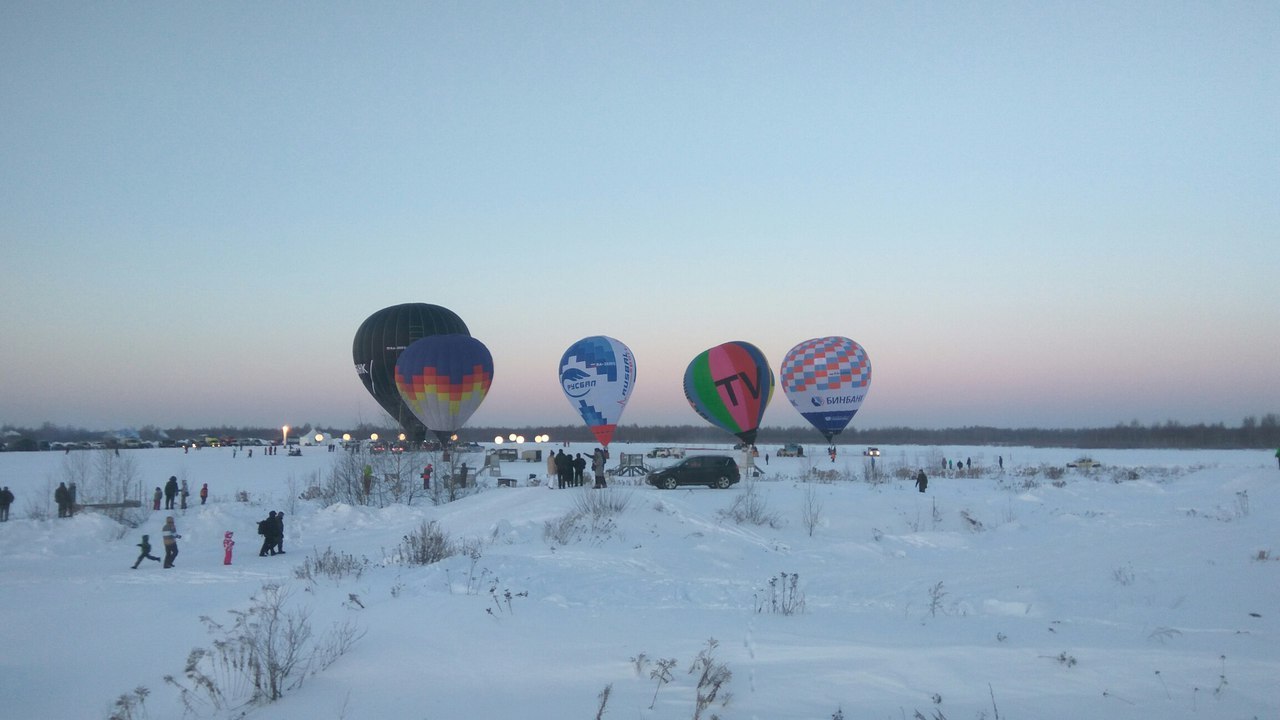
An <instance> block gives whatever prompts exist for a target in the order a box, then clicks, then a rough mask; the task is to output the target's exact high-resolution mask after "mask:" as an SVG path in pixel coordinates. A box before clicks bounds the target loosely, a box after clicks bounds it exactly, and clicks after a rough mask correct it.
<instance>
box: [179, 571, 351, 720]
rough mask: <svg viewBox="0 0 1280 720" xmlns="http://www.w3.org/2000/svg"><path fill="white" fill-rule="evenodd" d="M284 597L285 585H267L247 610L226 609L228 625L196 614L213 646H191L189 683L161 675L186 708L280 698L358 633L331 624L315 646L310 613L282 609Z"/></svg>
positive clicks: (190, 710)
mask: <svg viewBox="0 0 1280 720" xmlns="http://www.w3.org/2000/svg"><path fill="white" fill-rule="evenodd" d="M288 599H289V593H288V591H287V590H285V589H283V588H282V587H281V586H280V585H276V584H267V585H263V586H262V589H261V590H260V591H259V592H258V593H257V594H256V595H254V596H253V597H252V598H251V599H250V600H251V605H250V606H249V609H247V610H232V611H231V615H232V618H233V622H232V624H231V626H230V627H228V626H224V625H222V624H221V623H218V622H216V621H214V620H212V619H211V618H209V617H201V618H200V619H201V620H202V621H203V622H204V623H205V626H206V628H207V629H208V631H209V632H210V633H211V634H213V635H216V636H217V637H216V639H215V640H214V641H213V646H212V648H196V649H194V650H192V651H191V653H190V655H188V657H187V664H186V667H185V668H184V670H183V673H184V675H185V676H186V679H187V683H189V684H185V683H183V682H181V681H179V680H178V679H176V678H175V677H174V676H172V675H168V676H166V677H165V682H167V683H169V684H171V685H173V686H174V687H176V688H177V689H178V691H179V693H180V697H181V700H182V702H183V705H184V706H185V707H186V709H187V712H188V713H190V714H195V715H200V714H203V713H205V712H207V711H214V712H217V711H222V710H226V709H229V708H234V707H239V706H241V705H243V704H248V703H256V704H266V703H271V702H274V701H276V700H279V699H280V698H281V697H282V696H283V695H284V693H285V691H286V690H292V689H296V688H298V687H300V686H301V685H302V683H303V681H304V680H305V679H306V678H307V677H308V676H309V675H311V674H314V673H317V672H320V671H321V670H323V669H324V668H326V667H328V666H329V665H331V664H333V662H334V661H336V660H337V659H338V658H339V657H341V656H342V655H343V654H345V653H346V652H347V651H348V650H350V649H351V647H352V646H353V645H354V644H355V642H356V641H357V640H359V639H360V637H362V636H363V633H362V632H360V631H359V630H357V629H356V628H355V626H353V625H351V624H350V623H346V624H343V625H340V626H336V627H335V628H334V629H333V630H332V631H331V632H330V633H328V634H327V635H326V636H325V637H324V638H322V639H321V644H320V646H319V647H316V646H314V645H313V643H312V628H311V621H310V613H309V612H308V611H307V610H305V609H292V610H291V609H287V607H286V605H287V602H288Z"/></svg>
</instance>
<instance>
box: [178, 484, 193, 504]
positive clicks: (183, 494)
mask: <svg viewBox="0 0 1280 720" xmlns="http://www.w3.org/2000/svg"><path fill="white" fill-rule="evenodd" d="M190 494H191V492H190V491H189V490H187V479H186V478H182V489H181V490H179V491H178V497H179V498H181V499H180V500H179V505H180V506H181V508H182V509H183V510H186V509H187V496H188V495H190Z"/></svg>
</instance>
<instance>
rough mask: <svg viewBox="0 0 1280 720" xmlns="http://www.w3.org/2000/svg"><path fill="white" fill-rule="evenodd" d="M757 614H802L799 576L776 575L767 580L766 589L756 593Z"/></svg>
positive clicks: (801, 591)
mask: <svg viewBox="0 0 1280 720" xmlns="http://www.w3.org/2000/svg"><path fill="white" fill-rule="evenodd" d="M756 612H757V613H764V612H770V613H776V614H778V615H795V614H797V613H802V612H804V591H803V590H801V589H800V574H799V573H791V574H790V575H788V574H787V573H778V576H777V577H775V578H769V582H768V587H766V588H765V589H764V590H762V591H758V592H757V593H756Z"/></svg>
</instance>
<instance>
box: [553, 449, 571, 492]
mask: <svg viewBox="0 0 1280 720" xmlns="http://www.w3.org/2000/svg"><path fill="white" fill-rule="evenodd" d="M556 477H557V478H558V480H557V482H558V483H559V486H560V489H561V490H563V489H565V488H566V487H569V484H570V483H571V482H573V460H572V459H571V458H570V457H569V456H568V455H565V454H564V450H563V449H561V450H557V451H556Z"/></svg>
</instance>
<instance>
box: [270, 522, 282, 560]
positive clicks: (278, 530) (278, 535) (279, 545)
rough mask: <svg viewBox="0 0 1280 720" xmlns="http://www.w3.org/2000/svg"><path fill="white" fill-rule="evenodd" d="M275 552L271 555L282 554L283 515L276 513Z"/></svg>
mask: <svg viewBox="0 0 1280 720" xmlns="http://www.w3.org/2000/svg"><path fill="white" fill-rule="evenodd" d="M275 547H276V550H275V552H274V553H272V554H273V555H283V554H284V513H282V512H276V545H275Z"/></svg>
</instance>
